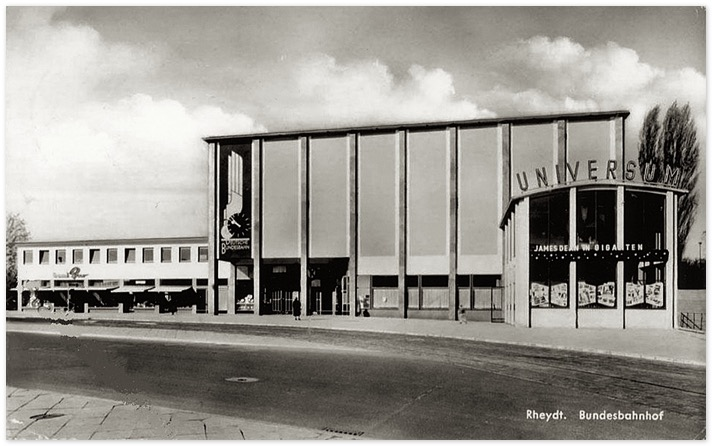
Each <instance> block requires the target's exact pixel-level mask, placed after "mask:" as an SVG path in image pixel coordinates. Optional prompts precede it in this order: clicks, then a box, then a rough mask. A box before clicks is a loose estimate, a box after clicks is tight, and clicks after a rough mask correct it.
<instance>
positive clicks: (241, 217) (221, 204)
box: [218, 144, 252, 260]
mask: <svg viewBox="0 0 712 446" xmlns="http://www.w3.org/2000/svg"><path fill="white" fill-rule="evenodd" d="M219 153H220V157H219V164H218V212H219V215H218V218H219V220H220V229H219V233H220V247H219V252H218V258H219V259H220V260H231V259H238V258H249V257H251V256H252V166H251V161H252V147H251V145H250V144H242V145H221V146H220V152H219Z"/></svg>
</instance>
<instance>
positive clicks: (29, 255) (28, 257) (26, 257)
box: [22, 249, 34, 265]
mask: <svg viewBox="0 0 712 446" xmlns="http://www.w3.org/2000/svg"><path fill="white" fill-rule="evenodd" d="M33 261H34V259H33V252H32V250H31V249H26V250H24V251H22V263H24V264H25V265H31V264H32V262H33Z"/></svg>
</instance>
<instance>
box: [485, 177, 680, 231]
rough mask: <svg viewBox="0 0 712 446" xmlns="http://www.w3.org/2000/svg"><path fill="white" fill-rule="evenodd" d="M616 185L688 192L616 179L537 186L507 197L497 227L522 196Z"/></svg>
mask: <svg viewBox="0 0 712 446" xmlns="http://www.w3.org/2000/svg"><path fill="white" fill-rule="evenodd" d="M618 186H624V187H626V188H627V189H636V190H642V191H648V192H672V193H674V194H678V195H684V194H687V193H688V192H689V191H688V190H687V189H679V188H674V187H670V186H667V185H665V184H659V183H633V182H628V181H617V180H589V181H577V182H575V183H570V184H563V185H557V186H554V187H546V188H538V189H535V190H532V191H529V192H524V193H522V194H521V195H517V196H516V197H511V198H510V199H509V202H508V203H507V207H506V208H505V210H504V212H503V213H502V216H501V217H500V219H499V228H500V229H504V223H505V221H506V220H507V217H509V214H510V213H511V212H512V207H513V206H514V205H515V204H516V203H517V202H518V201H520V200H523V199H524V198H530V197H536V196H539V195H546V194H553V193H556V192H560V191H564V190H569V189H571V188H572V187H576V188H586V189H595V188H611V187H618Z"/></svg>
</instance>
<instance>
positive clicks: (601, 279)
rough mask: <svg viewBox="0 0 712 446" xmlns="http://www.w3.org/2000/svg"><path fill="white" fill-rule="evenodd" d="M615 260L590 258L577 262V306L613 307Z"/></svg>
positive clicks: (614, 300)
mask: <svg viewBox="0 0 712 446" xmlns="http://www.w3.org/2000/svg"><path fill="white" fill-rule="evenodd" d="M616 263H617V262H616V261H614V260H590V261H584V262H579V263H578V265H577V270H576V275H577V277H578V290H577V291H578V306H579V307H587V308H615V307H616V305H617V302H616Z"/></svg>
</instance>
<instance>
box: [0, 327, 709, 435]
mask: <svg viewBox="0 0 712 446" xmlns="http://www.w3.org/2000/svg"><path fill="white" fill-rule="evenodd" d="M102 323H104V322H102ZM117 324H130V323H126V322H108V321H107V322H106V325H114V326H115V325H117ZM168 327H169V326H167V325H166V324H161V328H168ZM178 327H180V329H183V330H186V329H196V330H199V329H200V327H192V326H191V325H190V324H176V328H178ZM211 331H226V332H230V333H234V335H235V336H240V335H241V334H244V335H250V336H258V337H260V336H263V337H270V338H274V337H276V336H278V337H281V339H282V342H283V345H284V347H283V348H281V347H280V348H274V347H270V348H264V347H262V346H260V345H259V342H257V343H255V345H254V346H231V347H227V346H214V345H177V344H171V343H156V342H144V341H109V340H98V339H87V338H70V337H59V336H51V335H35V334H21V333H8V334H7V337H6V343H7V349H6V352H7V354H6V358H7V359H6V360H7V364H6V365H7V367H6V370H7V384H8V385H10V386H15V387H21V388H39V389H46V390H52V391H59V392H65V393H75V394H82V395H88V396H96V397H103V398H109V399H117V400H124V401H131V402H134V403H139V404H155V405H161V406H167V407H174V408H177V409H185V410H195V411H201V412H208V413H215V414H221V415H228V416H239V417H244V418H251V419H255V420H261V421H270V422H276V423H283V424H290V425H298V426H304V427H310V428H315V429H324V428H328V429H334V430H339V431H346V432H352V433H355V434H359V433H363V435H364V436H367V437H371V438H382V439H549V438H557V439H610V438H614V439H668V438H673V439H692V438H695V437H699V436H700V435H703V432H704V431H703V430H704V427H705V371H704V369H703V368H699V367H688V366H679V365H674V364H668V363H660V362H653V361H644V360H634V359H625V358H613V357H606V356H600V355H590V354H582V353H572V352H564V351H558V350H549V349H535V348H529V347H527V348H524V347H516V346H505V345H495V344H487V343H479V342H470V341H461V340H453V339H441V338H426V337H417V336H399V335H384V334H377V333H354V332H334V331H327V330H306V329H296V328H279V327H269V328H266V327H246V326H224V327H214V328H211ZM293 340H300V341H304V340H306V341H309V342H311V343H314V345H315V346H319V347H320V348H314V349H304V348H293V346H292V345H290V344H292V341H293ZM329 346H332V347H335V348H329ZM336 347H338V348H336ZM227 378H256V379H257V381H255V382H232V381H227V380H226V379H227ZM559 410H560V411H562V412H561V413H562V414H563V416H565V417H566V419H565V420H550V421H545V420H534V419H528V418H527V411H535V412H538V413H541V412H550V413H555V412H556V411H559ZM582 410H583V411H587V412H589V413H601V412H602V411H604V410H605V411H607V412H612V413H616V414H617V413H618V411H620V412H621V413H623V414H625V413H630V412H631V411H635V412H637V413H645V412H646V411H647V412H648V413H649V414H656V415H658V414H660V411H664V413H663V415H662V418H661V419H660V420H657V421H656V420H650V421H593V420H579V414H580V411H582ZM658 416H659V415H658Z"/></svg>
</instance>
